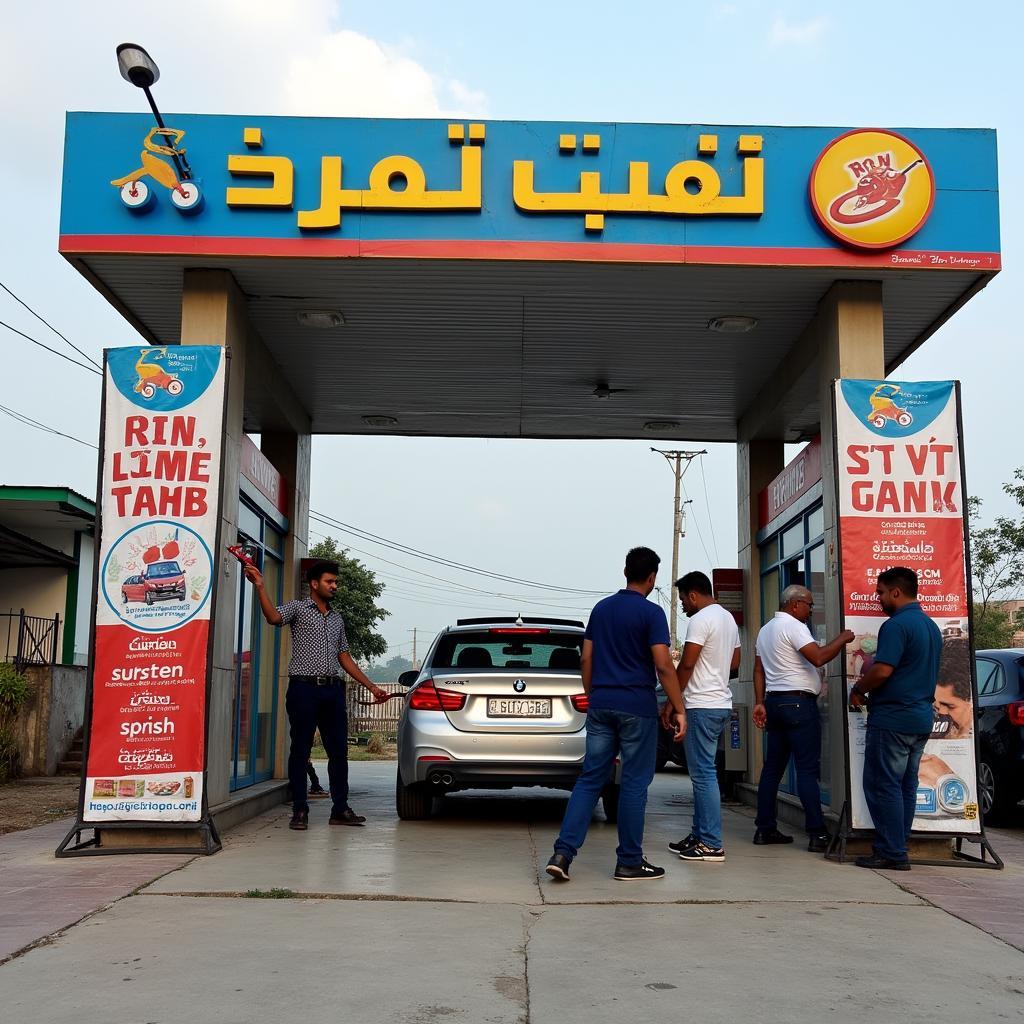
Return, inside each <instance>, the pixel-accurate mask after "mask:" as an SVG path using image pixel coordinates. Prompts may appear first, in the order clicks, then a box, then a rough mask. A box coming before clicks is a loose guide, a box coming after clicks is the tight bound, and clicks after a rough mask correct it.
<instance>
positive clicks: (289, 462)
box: [260, 432, 312, 779]
mask: <svg viewBox="0 0 1024 1024" xmlns="http://www.w3.org/2000/svg"><path fill="white" fill-rule="evenodd" d="M311 441H312V438H311V437H310V435H309V434H296V433H290V432H281V433H277V432H275V433H264V434H263V435H261V438H260V447H261V449H262V451H263V454H264V455H266V457H267V458H268V459H269V460H270V461H271V462H272V463H273V464H274V468H275V469H276V470H277V471H278V472H279V473H280V474H281V476H282V477H284V481H285V487H286V488H287V493H288V512H287V515H288V524H289V526H288V536H287V537H286V538H285V542H284V580H283V594H284V600H285V601H291V600H293V599H294V598H296V597H301V596H304V595H305V594H306V593H307V587H306V584H305V582H304V581H303V580H302V579H301V578H300V572H299V569H300V563H301V561H302V559H303V558H305V557H306V552H307V551H308V550H309V475H310V461H311V450H312V444H311ZM290 657H291V634H290V632H289V631H288V630H282V636H281V660H280V664H279V667H278V687H277V690H278V695H279V696H278V701H277V737H278V739H277V744H276V749H275V751H274V777H275V778H278V779H283V778H286V777H287V775H288V746H289V744H288V716H287V714H286V712H285V706H284V695H285V692H286V690H287V688H288V659H289V658H290Z"/></svg>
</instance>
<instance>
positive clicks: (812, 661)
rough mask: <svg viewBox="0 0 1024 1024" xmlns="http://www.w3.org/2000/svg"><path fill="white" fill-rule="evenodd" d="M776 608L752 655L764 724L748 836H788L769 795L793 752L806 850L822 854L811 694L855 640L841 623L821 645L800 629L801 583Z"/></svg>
mask: <svg viewBox="0 0 1024 1024" xmlns="http://www.w3.org/2000/svg"><path fill="white" fill-rule="evenodd" d="M781 604H782V608H781V610H780V611H777V612H776V613H775V616H774V618H772V619H771V620H770V621H769V622H766V623H765V625H764V626H762V627H761V632H760V633H758V635H757V657H756V658H755V659H754V699H755V701H756V702H757V703H756V704H755V706H754V725H756V726H757V727H758V729H764V730H765V762H764V767H763V768H762V770H761V782H760V784H759V785H758V787H757V818H756V820H755V825H756V828H757V831H756V832H755V833H754V843H755V844H756V845H757V846H768V845H774V844H777V843H791V842H793V837H792V836H789V835H786V834H785V833H783V832H780V831H779V828H778V819H777V817H776V812H775V802H776V799H777V797H778V795H779V783H780V782H781V781H782V776H783V773H784V772H785V770H786V766H787V764H788V763H789V758H790V756H791V755H792V757H793V760H794V762H795V763H796V791H797V795H798V796H799V797H800V803H801V804H803V808H804V818H805V826H806V828H807V837H808V838H807V849H808V850H810V851H811V852H812V853H823V852H824V851H825V850H827V849H828V844H829V834H828V831H827V830H826V828H825V818H824V815H823V814H822V813H821V789H820V786H819V780H820V778H821V719H820V717H819V716H818V696H819V695H820V694H821V673H820V672H819V671H818V670H819V669H820V668H821V667H822V666H823V665H827V664H828V663H829V662H830V661H831V660H832V659H833V658H834V657H836V655H838V654H839V652H840V651H842V649H843V648H844V647H845V646H846V645H847V644H848V643H850V642H851V641H852V640H853V639H854V634H853V632H852V631H851V630H849V629H847V630H844V631H843V632H842V633H840V634H839V636H837V637H836V638H835V639H834V640H831V641H830V642H829V643H827V644H824V645H819V644H818V643H816V642H815V639H814V637H813V636H812V635H811V631H810V630H809V629H808V628H807V622H808V621H809V620H810V617H811V612H812V610H813V608H814V595H813V594H812V593H811V592H810V591H809V590H808V589H807V588H806V587H799V586H793V587H787V588H786V589H785V590H784V591H783V592H782V598H781Z"/></svg>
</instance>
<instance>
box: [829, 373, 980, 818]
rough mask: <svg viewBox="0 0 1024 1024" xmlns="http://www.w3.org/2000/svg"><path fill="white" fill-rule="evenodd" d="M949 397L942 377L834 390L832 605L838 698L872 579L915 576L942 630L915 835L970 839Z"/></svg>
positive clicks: (872, 638) (857, 664) (864, 654)
mask: <svg viewBox="0 0 1024 1024" xmlns="http://www.w3.org/2000/svg"><path fill="white" fill-rule="evenodd" d="M957 399H958V396H957V390H956V386H955V384H954V383H953V382H952V381H932V382H926V383H903V382H895V381H864V380H841V381H836V384H835V402H836V449H837V460H836V466H837V473H838V478H839V479H838V505H839V539H840V548H841V566H840V569H841V578H842V592H843V609H844V616H845V624H846V627H847V628H848V629H852V630H853V632H854V634H855V639H854V641H853V643H851V644H850V645H849V647H848V648H847V655H846V682H847V694H849V690H850V689H852V687H853V686H854V685H855V684H856V683H857V682H858V680H859V679H860V678H861V676H863V675H864V673H865V672H867V671H868V669H869V668H871V666H872V665H873V664H874V656H875V652H876V650H877V649H878V631H879V629H880V628H881V627H882V624H883V623H884V622H885V621H886V619H885V615H884V614H883V613H882V611H881V608H880V607H879V604H878V600H877V598H876V596H875V585H876V582H877V579H878V575H879V573H881V572H882V571H884V570H885V569H889V568H891V567H893V566H897V565H901V566H907V567H909V568H911V569H914V570H915V571H916V572H917V575H918V600H919V601H920V602H921V606H922V608H923V609H924V610H925V612H926V613H927V614H928V615H929V616H931V618H932V619H934V620H935V622H936V623H937V624H938V626H939V628H940V629H941V630H942V658H941V663H940V667H939V679H938V683H937V685H936V687H935V699H934V705H933V706H934V709H935V718H934V724H933V727H932V735H931V738H930V739H929V741H928V744H927V746H926V747H925V752H924V756H923V757H922V759H921V770H920V774H919V780H918V790H917V815H916V817H915V818H914V831H917V832H954V833H978V832H980V831H981V820H980V811H979V798H978V783H977V774H978V773H977V763H976V756H975V743H974V734H973V728H974V690H973V683H972V673H971V651H970V635H969V621H970V620H969V615H968V601H967V596H968V595H967V573H966V553H965V550H964V518H965V515H966V508H965V499H964V494H963V488H962V481H961V478H960V443H961V440H960V437H959V431H958V429H957V422H958V416H957V411H958V410H957ZM869 701H870V698H869ZM847 717H848V724H849V729H848V737H849V751H848V753H849V761H850V804H851V806H850V815H851V825H852V827H853V828H859V829H864V828H871V827H872V821H871V815H870V813H869V811H868V808H867V804H866V802H865V799H864V790H863V786H862V779H863V770H864V742H865V739H866V728H867V715H866V713H865V712H863V711H856V712H855V711H849V712H848V716H847Z"/></svg>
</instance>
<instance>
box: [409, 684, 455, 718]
mask: <svg viewBox="0 0 1024 1024" xmlns="http://www.w3.org/2000/svg"><path fill="white" fill-rule="evenodd" d="M465 703H466V695H465V694H464V693H458V692H457V691H455V690H442V689H441V688H440V687H438V686H435V685H434V682H433V680H428V681H427V682H425V683H423V684H421V685H420V686H417V687H416V689H415V690H413V691H412V694H411V695H410V697H409V709H410V710H411V711H459V710H461V708H462V706H463V705H464V704H465Z"/></svg>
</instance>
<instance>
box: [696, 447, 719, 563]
mask: <svg viewBox="0 0 1024 1024" xmlns="http://www.w3.org/2000/svg"><path fill="white" fill-rule="evenodd" d="M698 465H699V466H700V478H701V480H702V481H703V482H704V501H705V503H706V505H707V512H708V525H709V526H710V527H711V543H712V545H713V546H714V549H715V561H716V562H717V563H718V564H719V565H721V564H722V556H721V555H719V553H718V538H717V537H716V536H715V517H714V516H713V515H712V514H711V498H710V496H709V495H708V478H707V477H706V476H705V475H704V456H703V455H702V456H701V457H700V459H699V460H698Z"/></svg>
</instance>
